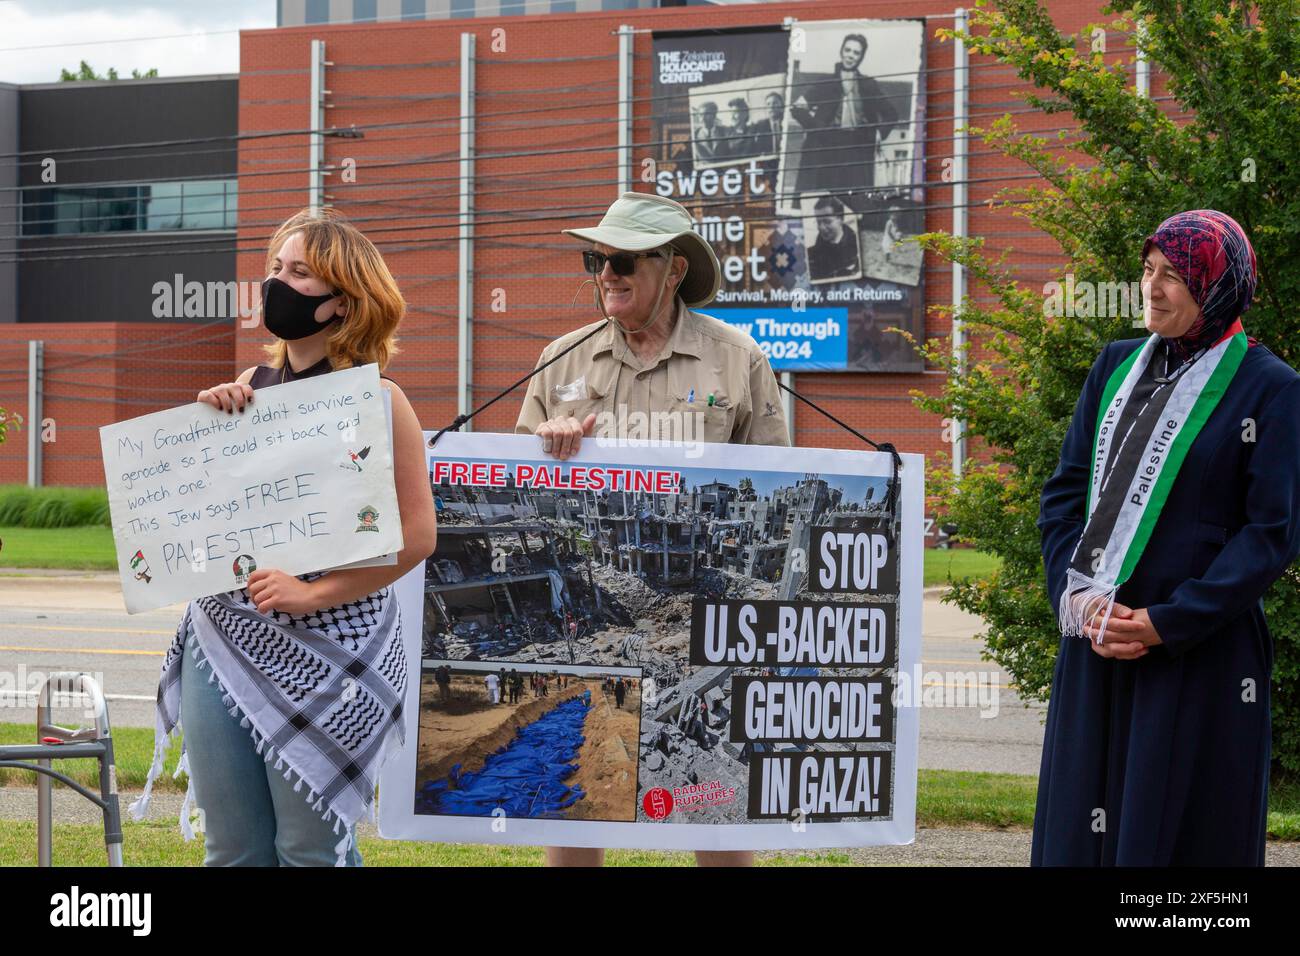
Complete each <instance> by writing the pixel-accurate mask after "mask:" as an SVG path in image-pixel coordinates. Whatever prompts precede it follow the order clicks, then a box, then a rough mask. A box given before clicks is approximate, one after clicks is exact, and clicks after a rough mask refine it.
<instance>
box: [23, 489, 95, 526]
mask: <svg viewBox="0 0 1300 956" xmlns="http://www.w3.org/2000/svg"><path fill="white" fill-rule="evenodd" d="M111 524H112V522H111V520H110V519H109V513H108V492H107V491H106V490H105V489H103V488H60V487H48V488H29V487H28V486H27V485H0V527H3V528H80V527H84V526H85V525H103V526H105V527H109V526H111Z"/></svg>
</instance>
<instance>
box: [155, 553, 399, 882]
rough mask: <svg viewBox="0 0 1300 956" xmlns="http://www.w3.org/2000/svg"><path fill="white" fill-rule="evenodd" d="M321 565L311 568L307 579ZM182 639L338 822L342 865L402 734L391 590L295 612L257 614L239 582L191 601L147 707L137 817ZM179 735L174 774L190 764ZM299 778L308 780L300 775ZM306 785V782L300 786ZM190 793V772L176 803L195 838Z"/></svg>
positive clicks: (171, 706) (170, 700) (272, 753)
mask: <svg viewBox="0 0 1300 956" xmlns="http://www.w3.org/2000/svg"><path fill="white" fill-rule="evenodd" d="M314 577H319V575H309V576H306V577H304V578H303V580H309V579H311V578H314ZM187 641H188V642H189V644H188V647H189V651H190V653H192V654H195V655H196V661H195V663H196V665H197V666H198V667H199V668H204V667H208V668H209V669H210V673H209V676H208V681H209V683H211V682H212V681H213V680H216V681H217V682H218V686H219V687H220V688H221V691H222V701H223V702H224V703H225V704H226V705H227V706H228V707H229V708H230V714H231V716H232V717H240V718H241V719H240V726H241V727H246V728H248V730H249V733H250V734H251V735H252V737H253V740H254V741H255V742H256V744H257V752H258V753H259V754H262V756H263V759H264V760H265V761H266V762H267V763H270V761H271V760H273V759H274V760H275V767H274V769H275V770H280V769H281V768H282V767H283V768H284V778H285V779H286V780H292V779H293V776H294V775H296V776H297V777H298V783H297V785H296V786H295V787H294V792H295V793H298V792H302V794H303V799H305V800H306V801H307V802H308V803H310V804H311V806H312V809H314V810H317V811H319V812H321V813H322V814H323V818H324V820H325V822H329V821H330V819H334V821H335V822H334V832H335V833H338V832H339V831H340V828H341V829H342V831H343V837H342V839H341V840H340V841H339V843H338V845H337V846H335V848H334V850H335V853H336V854H337V862H336V865H338V866H342V865H343V863H344V858H345V857H346V855H347V852H348V850H349V849H350V847H351V841H352V832H351V831H352V825H353V824H354V823H356V822H357V821H358V820H359V819H361V817H362V816H363V815H365V812H366V810H367V809H368V808H369V809H371V811H372V815H373V801H374V794H375V783H376V781H377V780H378V776H379V770H380V768H381V767H382V766H383V764H384V763H385V762H386V760H387V759H388V757H389V756H390V755H391V754H392V753H393V752H395V751H396V750H397V749H398V748H400V747H401V746H402V744H403V743H404V742H405V727H404V723H403V720H402V699H403V695H404V694H405V692H406V674H407V666H406V654H405V651H404V649H403V647H402V620H401V610H400V608H399V606H398V600H397V595H396V593H395V592H394V590H393V589H392V588H391V587H386V588H382V589H381V590H379V591H376V592H375V593H374V594H371V595H368V596H367V597H364V598H362V599H360V600H359V601H355V602H351V603H348V604H344V605H340V606H338V607H332V608H327V609H324V610H320V611H316V612H314V613H312V614H308V615H304V616H302V617H296V616H291V615H288V614H282V613H280V612H274V611H273V612H272V613H271V614H270V615H264V614H261V613H260V612H259V611H258V610H257V606H256V605H255V604H254V603H253V601H252V600H251V598H250V597H249V595H248V590H247V589H242V590H239V591H231V592H230V593H228V594H216V595H213V596H212V597H206V598H200V599H199V600H197V601H191V602H190V604H189V605H188V607H186V609H185V614H184V616H183V617H182V619H181V622H180V625H179V626H178V627H177V628H176V636H175V638H174V639H173V640H172V643H171V646H170V647H169V648H168V649H167V653H166V656H165V657H164V658H163V666H162V676H161V678H160V680H159V684H158V706H157V710H156V711H155V742H154V757H153V765H152V766H151V767H150V769H149V777H148V780H147V781H146V783H145V788H144V793H143V794H142V795H141V796H140V798H139V799H138V800H136V801H135V802H134V803H132V804H131V815H132V817H134V819H136V820H141V819H143V818H144V816H145V814H146V813H147V812H148V809H149V801H150V797H151V795H152V792H153V782H154V780H155V779H156V778H157V776H158V775H159V774H160V773H161V772H162V769H163V755H164V754H165V753H166V750H167V746H168V744H169V742H170V741H171V739H172V737H173V735H174V734H176V733H177V732H178V731H182V730H183V728H181V726H180V699H181V657H182V654H183V653H184V651H185V649H186V643H185V642H187ZM184 748H185V744H184V741H183V740H182V750H181V757H180V761H179V762H178V764H177V767H176V771H175V773H174V774H173V776H178V775H179V774H180V773H181V771H182V770H184V771H186V772H188V770H189V760H188V753H187V752H186V751H185V749H184ZM304 783H305V784H306V788H304V787H303V784H304ZM304 790H305V792H304ZM193 801H194V783H193V778H192V777H191V780H190V786H189V790H188V791H187V793H186V794H185V802H184V804H183V806H182V807H181V819H180V825H181V833H182V834H183V835H184V837H185V839H186V840H190V839H193V838H194V830H193V828H192V826H191V824H190V821H189V815H190V810H191V807H192V806H193Z"/></svg>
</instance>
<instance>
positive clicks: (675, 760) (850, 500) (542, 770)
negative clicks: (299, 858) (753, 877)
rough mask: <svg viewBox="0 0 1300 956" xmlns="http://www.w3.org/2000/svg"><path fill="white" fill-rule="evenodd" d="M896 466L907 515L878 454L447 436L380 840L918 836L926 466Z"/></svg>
mask: <svg viewBox="0 0 1300 956" xmlns="http://www.w3.org/2000/svg"><path fill="white" fill-rule="evenodd" d="M430 434H431V433H430ZM616 444H617V447H615V446H616ZM629 444H635V445H637V447H628V445H629ZM902 457H903V466H902V469H901V471H900V492H901V493H900V495H899V496H898V506H897V507H896V508H895V509H893V512H894V514H893V517H892V518H891V517H890V516H889V515H888V514H887V498H886V494H887V490H888V485H889V481H890V459H889V456H888V455H885V454H880V453H875V452H852V451H842V450H823V449H800V450H799V467H798V468H797V469H792V468H791V464H790V462H791V459H790V453H789V449H783V448H767V447H759V446H745V447H744V448H739V447H735V446H730V445H721V444H700V445H695V446H690V445H682V444H668V443H664V444H662V445H657V444H655V443H648V442H640V443H628V442H626V441H625V442H621V443H614V442H602V441H600V440H597V439H588V440H587V441H584V442H583V444H582V452H581V454H580V455H578V456H577V457H575V458H572V459H569V460H568V461H564V462H559V461H556V460H554V459H552V458H549V457H543V456H541V455H540V448H539V442H538V440H537V439H536V438H535V437H533V436H516V435H491V434H482V435H462V434H455V433H451V434H447V435H444V436H443V437H442V438H441V439H440V440H439V442H438V444H437V446H436V447H435V448H434V449H432V450H431V451H430V453H429V471H430V480H431V482H432V484H433V488H434V493H435V496H436V501H435V504H436V506H437V509H438V547H437V551H436V552H435V553H434V554H433V556H432V557H430V559H429V560H428V562H427V564H426V567H425V569H424V574H423V580H422V581H421V580H420V579H419V578H418V576H408V577H407V578H404V579H403V580H402V582H401V585H400V586H399V593H400V594H401V599H402V601H403V618H404V620H407V621H418V620H420V619H421V616H422V618H423V626H422V627H420V628H415V627H411V628H408V629H407V642H406V650H407V654H408V659H409V660H410V661H412V662H415V661H418V662H419V667H418V669H417V668H416V667H414V666H413V667H412V669H411V680H410V682H409V686H408V691H407V698H406V706H405V710H404V713H405V720H406V734H407V737H406V747H405V748H404V749H403V751H402V752H401V753H400V754H399V755H398V756H397V757H395V759H394V760H393V761H391V762H390V763H389V764H388V765H387V767H386V768H385V771H384V776H383V780H382V784H381V786H380V793H381V794H382V799H381V802H380V820H379V822H380V832H381V834H382V835H383V836H385V837H389V838H393V839H404V840H430V841H455V842H475V843H516V844H526V845H539V844H540V845H562V846H603V847H663V848H679V849H692V848H693V849H746V848H749V849H762V848H779V847H817V846H856V845H868V844H898V843H908V842H910V841H911V840H912V838H913V830H914V819H915V803H916V767H917V756H916V753H917V737H918V721H917V712H916V708H915V707H914V706H912V700H911V698H910V696H909V695H908V694H907V693H906V692H902V693H900V691H899V686H900V684H905V681H900V680H899V679H898V678H897V675H899V674H900V673H901V674H911V673H914V672H915V671H916V669H917V667H918V666H919V659H920V640H921V635H920V627H921V578H922V532H921V523H922V517H921V509H922V469H923V466H924V459H923V458H922V457H921V456H919V455H903V456H902ZM896 698H897V699H896Z"/></svg>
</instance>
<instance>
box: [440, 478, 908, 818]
mask: <svg viewBox="0 0 1300 956" xmlns="http://www.w3.org/2000/svg"><path fill="white" fill-rule="evenodd" d="M459 460H463V461H468V462H471V463H472V462H474V461H475V460H476V459H472V458H471V459H459ZM477 460H480V461H486V459H477ZM584 464H602V463H598V462H592V463H587V462H584ZM678 470H679V471H680V473H681V475H682V483H681V486H680V487H679V489H678V491H676V492H675V493H670V494H650V493H640V492H630V491H628V492H622V491H613V492H590V491H587V492H583V491H572V490H563V489H557V490H550V489H535V488H520V487H517V486H514V485H513V484H508V485H507V486H505V487H487V486H476V485H456V484H451V483H433V493H434V496H435V505H436V507H437V509H438V549H437V551H436V552H434V554H433V555H432V556H430V558H429V559H428V561H427V562H426V565H425V609H424V635H423V656H424V658H425V662H426V667H427V666H428V663H429V662H431V661H447V662H451V663H452V665H453V667H454V666H455V663H456V662H460V661H466V662H469V661H474V662H488V663H491V664H493V665H495V666H498V667H499V665H500V664H505V665H506V666H507V667H510V666H516V665H520V664H540V665H544V666H546V667H552V666H556V667H563V666H564V665H587V666H597V667H600V666H610V667H631V668H636V669H638V671H639V672H640V674H641V675H642V678H641V679H640V680H638V681H637V684H638V688H639V690H640V691H641V694H640V703H641V721H640V734H639V743H638V747H637V750H638V757H639V761H638V762H639V773H638V774H637V775H636V776H637V779H638V787H639V790H638V799H637V804H636V814H637V816H636V819H638V820H648V819H649V817H647V816H646V814H645V811H644V808H643V805H642V802H641V801H642V798H643V797H644V795H645V793H646V791H648V790H650V789H652V788H656V787H663V788H666V789H668V790H670V791H671V790H672V789H673V788H675V787H688V786H700V785H706V786H709V787H710V788H711V790H722V791H726V790H728V789H729V788H734V799H731V800H729V801H715V802H712V803H694V804H692V805H691V811H692V812H690V813H674V814H673V815H672V818H671V819H672V821H673V822H682V823H758V822H764V823H767V822H777V823H779V822H782V821H768V820H764V821H752V820H749V819H748V818H747V817H746V796H745V795H746V793H747V790H748V788H747V784H746V782H747V776H748V763H749V757H750V754H751V753H752V752H765V751H769V750H770V751H771V752H781V751H801V752H809V751H826V752H842V751H854V750H863V751H867V750H880V749H889V748H890V747H891V746H892V745H891V744H881V743H863V744H844V743H803V744H799V743H790V744H736V743H732V742H731V741H729V740H727V739H726V738H727V737H728V736H729V734H728V722H729V720H730V716H731V710H732V703H731V677H732V676H740V675H763V676H770V675H779V676H789V675H802V674H822V675H826V676H836V675H850V676H859V677H862V676H872V675H875V674H879V673H881V671H879V670H866V669H862V668H838V667H824V668H816V667H778V668H761V667H697V666H692V665H690V664H689V663H688V660H689V640H690V627H691V602H692V600H693V599H694V598H695V597H696V596H702V597H709V598H715V599H721V598H727V599H756V600H760V599H771V600H800V599H806V600H812V601H846V602H849V603H855V602H860V601H862V600H866V599H863V598H860V597H859V596H857V595H822V594H805V587H806V584H807V548H808V542H809V538H810V531H811V529H812V528H813V527H814V526H816V525H829V524H832V523H833V522H834V520H835V519H836V518H843V517H873V516H881V515H883V514H884V512H885V492H886V486H887V484H888V480H887V479H885V478H876V477H864V476H860V475H828V474H810V473H799V472H773V471H768V472H764V471H751V470H744V471H742V470H734V469H725V468H713V467H708V468H702V467H690V466H686V467H683V468H681V469H678ZM430 480H431V481H432V475H431V476H430ZM895 532H897V525H895ZM800 551H802V554H800ZM796 568H801V570H795V569H796ZM870 600H875V601H879V602H881V603H892V602H893V601H894V598H893V597H879V598H872V599H870ZM643 682H644V683H643ZM429 690H430V688H429V687H427V686H426V685H425V684H424V683H422V686H421V706H422V707H423V704H424V701H425V699H426V696H425V695H426V693H428V692H429ZM715 784H716V785H717V786H714V785H715ZM890 789H891V791H892V781H891V783H890ZM891 803H892V801H891Z"/></svg>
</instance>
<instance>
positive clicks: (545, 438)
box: [535, 412, 596, 461]
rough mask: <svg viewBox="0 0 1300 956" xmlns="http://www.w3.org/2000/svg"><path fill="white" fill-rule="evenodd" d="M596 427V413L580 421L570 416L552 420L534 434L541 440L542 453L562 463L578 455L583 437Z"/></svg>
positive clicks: (543, 423) (541, 425) (540, 426)
mask: <svg viewBox="0 0 1300 956" xmlns="http://www.w3.org/2000/svg"><path fill="white" fill-rule="evenodd" d="M595 427H596V413H595V412H592V413H591V414H590V415H588V416H587V417H586V418H584V419H583V420H582V421H578V420H577V419H576V418H574V417H573V416H572V415H568V416H565V417H563V418H552V419H550V420H549V421H545V422H542V423H541V424H540V425H538V426H537V431H536V432H535V434H536V435H537V436H538V437H539V438H541V440H542V451H544V452H546V453H547V454H548V455H553V456H554V457H556V458H559V459H560V460H561V461H563V460H564V459H566V458H572V457H573V456H574V455H576V454H577V453H578V448H579V447H580V446H581V445H582V439H583V436H590V435H591V432H592V429H594V428H595Z"/></svg>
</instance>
